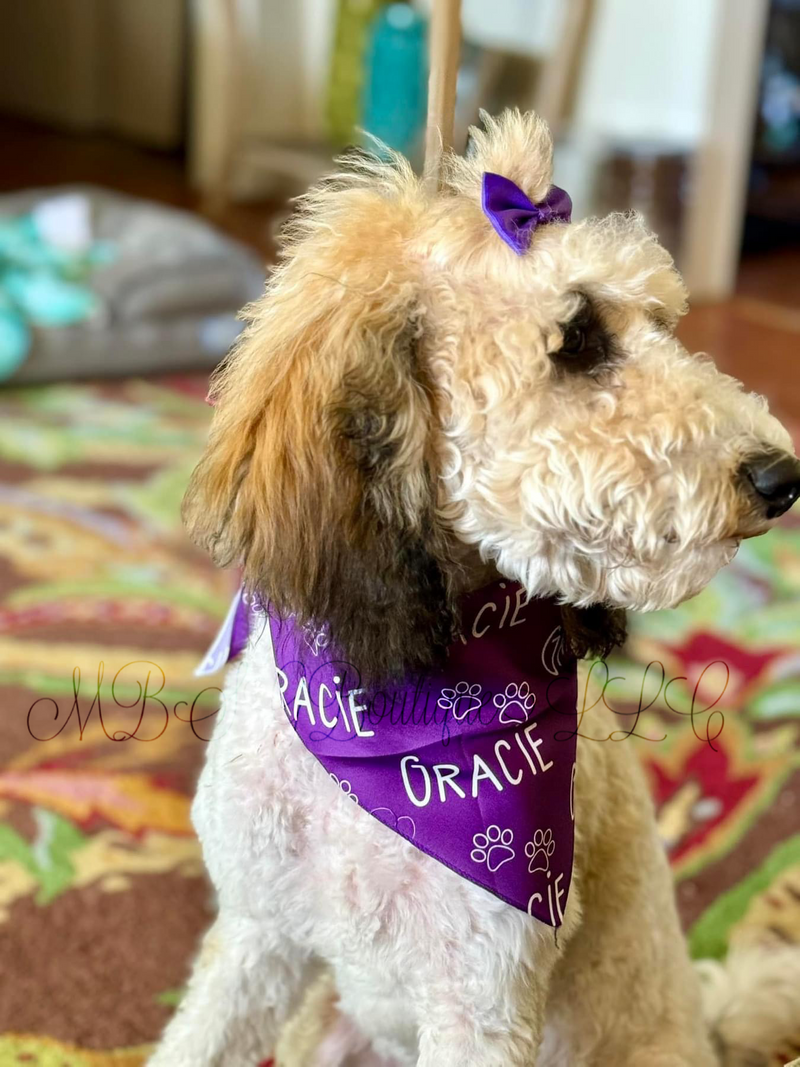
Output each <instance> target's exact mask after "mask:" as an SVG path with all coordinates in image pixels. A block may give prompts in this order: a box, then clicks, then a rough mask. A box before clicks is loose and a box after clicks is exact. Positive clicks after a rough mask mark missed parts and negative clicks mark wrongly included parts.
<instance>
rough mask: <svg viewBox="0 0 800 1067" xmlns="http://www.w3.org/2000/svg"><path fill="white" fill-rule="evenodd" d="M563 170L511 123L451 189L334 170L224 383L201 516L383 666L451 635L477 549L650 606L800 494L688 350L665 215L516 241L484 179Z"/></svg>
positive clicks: (752, 408) (774, 438)
mask: <svg viewBox="0 0 800 1067" xmlns="http://www.w3.org/2000/svg"><path fill="white" fill-rule="evenodd" d="M551 157H552V147H551V141H550V136H549V133H548V132H547V129H546V127H545V126H544V125H543V124H542V123H541V122H540V121H539V120H538V119H536V118H535V117H534V116H522V115H520V114H519V113H507V114H506V115H504V116H503V117H502V118H501V119H500V120H498V121H492V120H488V119H487V120H486V129H485V130H484V131H473V139H472V150H471V152H470V153H469V154H468V155H467V157H466V158H463V159H461V158H453V159H451V161H450V164H449V171H448V178H447V185H446V189H445V193H444V195H439V196H436V197H432V196H430V195H428V194H426V192H425V191H424V189H423V187H422V185H421V183H420V182H419V181H418V180H417V179H416V178H415V176H414V175H413V173H412V172H411V170H410V169H409V167H408V166H407V164H406V163H405V162H404V161H403V160H400V159H396V160H394V161H392V162H391V163H381V162H377V161H375V160H372V161H369V160H363V159H362V160H361V161H356V162H355V163H354V164H353V166H352V167H351V168H350V169H349V170H348V171H347V173H344V174H342V175H338V176H335V177H333V178H331V179H329V180H327V181H325V182H323V183H322V184H321V185H320V186H319V187H318V188H317V189H315V190H313V191H312V192H311V193H310V194H309V195H308V196H307V197H306V198H304V201H303V203H302V204H301V206H300V210H299V211H298V213H297V215H296V217H295V219H294V221H293V222H292V224H291V225H290V227H289V230H288V233H287V237H286V242H285V248H284V253H283V259H282V263H281V265H280V266H279V268H278V269H277V270H276V272H275V273H274V275H273V276H272V279H271V280H270V282H269V285H268V288H267V292H266V295H265V296H264V298H263V299H262V300H261V301H260V302H259V303H257V304H255V305H254V306H253V307H252V308H251V309H250V311H249V322H248V325H247V328H246V330H245V332H244V333H243V335H242V338H241V340H240V342H239V344H238V346H237V347H236V349H235V351H234V352H233V354H232V356H231V357H230V358H229V360H228V361H227V362H226V364H225V365H224V367H223V368H222V370H221V371H220V372H219V373H218V375H217V378H216V382H215V386H214V396H215V401H216V411H215V414H214V422H213V426H212V431H211V437H210V441H209V445H208V449H207V451H206V454H205V456H204V458H203V460H202V461H201V463H200V465H199V466H198V468H197V470H196V472H195V474H194V477H193V479H192V483H191V486H190V488H189V492H188V494H187V499H186V503H185V517H186V520H187V523H188V525H189V528H190V530H191V532H192V533H193V535H194V536H195V538H196V539H197V540H198V541H199V542H200V543H201V544H203V545H205V546H206V547H207V548H209V549H210V550H211V551H212V553H213V555H214V556H215V558H216V559H217V560H218V562H220V563H222V564H230V563H237V562H240V563H242V564H243V566H244V571H245V579H246V582H247V583H248V584H249V585H250V586H252V587H254V588H256V589H258V590H259V591H260V592H261V593H262V594H263V595H265V596H266V597H267V598H269V599H270V600H271V601H272V602H273V603H274V604H275V605H276V606H277V608H278V609H279V610H283V611H286V612H293V613H295V614H296V615H297V616H298V617H299V618H300V619H301V620H304V621H312V620H313V621H314V622H315V623H320V622H322V623H326V624H327V625H328V626H329V627H330V632H331V637H332V638H333V640H334V641H335V642H336V643H337V645H338V646H339V647H340V648H341V649H342V650H343V651H344V652H345V653H347V654H349V655H350V656H352V658H353V659H354V661H355V662H356V663H358V664H359V666H360V668H361V669H362V671H363V672H364V673H365V675H368V676H371V677H377V676H380V675H387V674H392V673H395V672H397V671H399V670H402V669H421V668H424V667H427V666H429V665H430V664H431V663H432V662H433V661H434V660H435V659H436V657H437V654H438V653H439V652H440V651H441V650H442V649H443V648H444V647H445V646H446V645H447V643H448V642H449V641H450V640H451V639H452V635H453V631H454V627H455V626H456V625H457V620H456V618H455V611H454V607H453V605H454V592H455V590H456V588H457V586H458V575H459V573H460V563H459V556H460V550H461V549H463V546H465V545H467V546H474V549H476V550H477V551H479V553H480V555H481V556H482V557H483V559H484V560H489V561H492V562H493V563H494V565H495V566H496V568H497V569H498V570H499V571H500V573H501V574H503V575H506V576H508V577H510V578H514V579H518V580H520V581H521V582H522V583H523V584H524V585H525V587H526V588H527V590H528V591H529V592H530V593H531V594H532V595H555V596H557V597H559V598H561V599H562V600H563V601H564V602H565V603H567V604H570V605H573V606H575V607H578V608H582V607H589V606H592V605H605V606H607V607H613V608H635V609H641V610H651V609H654V608H661V607H666V606H669V605H674V604H677V603H679V602H680V601H681V600H683V599H684V598H686V597H688V596H691V595H693V594H694V593H697V592H698V591H699V590H700V589H701V588H702V587H703V586H704V585H705V583H706V582H708V580H709V579H710V578H711V577H712V576H713V575H714V573H715V572H716V571H717V570H718V569H719V567H721V566H722V565H723V564H725V563H726V562H728V561H729V560H730V559H731V557H732V556H733V554H734V553H735V551H736V547H737V545H738V544H739V541H740V539H741V538H742V537H748V536H752V535H755V534H758V533H762V532H764V531H765V530H766V529H768V527H769V525H770V523H771V521H772V520H773V519H774V518H775V517H776V516H778V515H780V514H781V513H782V512H783V511H784V510H786V508H788V507H789V506H790V505H791V503H792V502H793V500H794V499H795V497H796V496H797V494H798V492H799V491H800V464H798V462H797V461H796V460H795V459H794V458H793V456H792V455H791V451H790V450H791V442H790V439H789V435H788V434H787V432H786V431H785V430H784V428H783V427H782V426H781V425H780V423H778V422H777V421H776V420H775V419H774V418H772V417H771V416H770V415H769V414H768V412H767V408H766V404H765V403H764V401H763V400H762V399H760V398H759V397H756V396H753V395H750V394H747V393H745V392H744V390H743V389H742V387H741V385H740V384H739V383H738V382H736V381H735V380H734V379H732V378H729V377H727V376H725V375H723V374H720V373H719V372H718V371H717V370H716V369H715V368H714V366H713V365H712V364H711V363H710V362H709V361H708V360H707V359H706V358H703V357H698V356H691V355H689V354H688V353H687V352H686V351H685V350H684V348H683V347H682V346H681V344H680V343H679V342H678V341H677V339H676V338H675V336H674V333H673V330H674V327H675V324H676V322H677V320H678V318H679V316H680V315H681V314H682V313H683V311H684V310H685V291H684V287H683V284H682V282H681V279H680V277H679V275H678V274H677V273H676V271H675V269H674V266H673V263H672V260H671V258H670V256H669V255H668V253H667V252H665V251H664V249H663V248H661V247H660V246H659V244H658V243H657V241H656V239H655V237H654V236H653V235H652V234H651V233H649V232H648V231H647V230H646V229H645V227H644V225H643V224H642V222H641V220H640V219H639V218H637V217H636V216H622V215H613V216H611V217H609V218H607V219H602V220H597V219H591V220H587V221H583V222H577V223H571V224H566V223H558V222H554V223H551V224H548V225H545V226H540V227H539V228H538V229H537V230H536V232H535V234H534V235H533V239H532V241H531V243H530V247H529V248H528V250H527V251H526V252H525V254H523V255H517V254H516V253H515V251H514V250H513V249H512V248H510V247H508V245H507V244H506V243H504V242H503V241H501V240H500V238H499V237H498V235H497V233H496V232H495V230H494V229H493V226H492V224H491V222H490V220H489V218H487V216H486V214H485V213H484V211H483V208H482V202H481V188H482V179H483V175H484V173H485V172H492V173H496V174H501V175H503V176H504V177H506V178H508V179H510V180H511V181H513V182H515V183H516V185H518V186H519V187H520V188H521V189H522V190H523V191H524V192H525V193H526V194H527V196H528V197H529V198H530V200H531V201H533V202H534V203H538V202H540V201H542V200H543V198H544V197H545V196H546V194H547V192H548V189H549V188H550V184H551Z"/></svg>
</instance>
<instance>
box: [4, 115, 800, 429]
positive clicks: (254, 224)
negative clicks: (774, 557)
mask: <svg viewBox="0 0 800 1067" xmlns="http://www.w3.org/2000/svg"><path fill="white" fill-rule="evenodd" d="M0 160H2V165H1V166H0V191H10V190H13V189H20V188H25V187H30V186H37V185H58V184H63V183H68V182H93V183H96V184H100V185H105V186H108V187H111V188H114V189H119V190H121V191H123V192H127V193H130V194H133V195H135V196H143V197H150V198H152V199H154V200H160V201H163V202H165V203H168V204H173V205H175V206H178V207H184V208H190V209H194V210H201V211H202V204H201V203H200V199H199V197H198V196H197V194H196V193H195V192H194V191H193V190H192V189H190V188H189V186H188V183H187V181H186V176H185V166H184V161H183V159H182V158H181V157H180V156H179V155H177V154H176V155H169V154H165V153H160V152H150V151H147V150H145V149H141V148H138V147H136V146H134V145H131V144H128V143H125V142H121V141H117V140H114V139H112V138H105V137H97V136H72V135H67V134H62V133H54V132H52V131H50V130H47V129H44V128H41V127H37V126H35V125H33V124H31V123H27V122H21V121H19V120H12V119H6V118H2V117H0ZM276 207H277V206H276V205H275V204H274V203H264V204H247V205H239V204H237V205H232V206H230V207H228V208H227V209H226V210H225V211H224V212H223V213H222V215H221V216H220V217H219V218H217V219H215V221H217V222H218V223H219V225H221V226H222V227H223V228H224V229H225V230H227V231H228V232H229V233H231V234H232V235H234V236H236V237H238V238H239V239H241V240H243V241H245V242H247V243H248V244H250V245H252V246H253V247H255V248H256V249H258V250H259V251H260V252H261V253H262V254H263V255H264V257H265V259H270V258H271V256H272V254H273V251H274V248H273V243H272V239H271V223H272V221H273V220H274V218H275V214H276ZM799 279H800V248H791V249H787V250H785V251H779V252H771V253H763V254H759V255H757V256H751V257H748V258H747V259H745V260H744V261H743V263H742V265H741V270H740V273H739V281H738V286H737V292H736V294H735V296H734V297H733V298H732V299H731V300H729V301H726V302H725V303H723V304H716V305H705V306H698V307H693V308H692V310H691V312H690V313H689V315H688V316H687V318H686V319H685V320H684V322H683V323H682V324H681V328H680V334H681V337H682V339H683V341H684V343H685V344H686V345H687V347H689V348H690V349H692V350H694V351H705V352H709V353H711V355H713V356H714V358H715V359H716V361H717V363H718V365H719V366H720V367H722V368H723V369H725V370H726V371H728V372H729V373H731V374H734V375H736V377H738V378H741V379H742V381H743V382H744V383H745V384H746V385H747V386H748V388H750V389H755V390H757V391H758V392H761V393H764V394H765V395H766V396H767V397H768V398H769V400H770V403H771V404H772V406H773V409H774V410H775V412H776V414H778V415H779V416H781V417H783V418H788V419H790V420H792V421H793V422H797V423H800V373H798V362H800V285H798V280H799Z"/></svg>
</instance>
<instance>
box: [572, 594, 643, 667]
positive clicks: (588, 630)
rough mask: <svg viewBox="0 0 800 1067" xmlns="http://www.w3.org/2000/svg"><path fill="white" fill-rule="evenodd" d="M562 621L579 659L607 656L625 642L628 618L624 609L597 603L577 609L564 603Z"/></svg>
mask: <svg viewBox="0 0 800 1067" xmlns="http://www.w3.org/2000/svg"><path fill="white" fill-rule="evenodd" d="M561 623H562V625H563V627H564V633H565V635H566V638H567V641H568V642H569V646H570V648H571V649H572V653H573V655H575V656H577V657H578V659H605V658H606V656H608V655H610V653H611V652H613V651H614V649H615V648H618V647H620V646H621V645H623V644H624V643H625V638H626V637H627V620H626V617H625V611H624V610H623V609H622V608H609V607H607V606H606V605H605V604H593V605H592V606H591V607H588V608H575V607H572V605H570V604H564V605H563V606H562V608H561Z"/></svg>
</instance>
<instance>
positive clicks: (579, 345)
mask: <svg viewBox="0 0 800 1067" xmlns="http://www.w3.org/2000/svg"><path fill="white" fill-rule="evenodd" d="M585 348H586V331H585V330H584V329H583V327H582V326H578V324H577V323H575V322H569V323H567V325H566V326H565V327H564V329H563V330H562V332H561V348H560V350H559V353H558V354H559V355H560V356H579V355H580V354H581V352H583V350H584V349H585Z"/></svg>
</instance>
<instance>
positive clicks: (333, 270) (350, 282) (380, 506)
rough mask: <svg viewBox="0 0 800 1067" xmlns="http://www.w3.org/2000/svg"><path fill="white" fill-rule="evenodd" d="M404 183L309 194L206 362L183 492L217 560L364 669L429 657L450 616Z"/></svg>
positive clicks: (196, 532)
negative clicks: (202, 432)
mask: <svg viewBox="0 0 800 1067" xmlns="http://www.w3.org/2000/svg"><path fill="white" fill-rule="evenodd" d="M412 182H413V178H412V176H410V174H409V173H403V172H401V173H400V176H399V179H396V185H395V186H394V188H393V189H388V190H387V188H385V187H383V188H376V187H375V185H374V183H373V184H372V185H370V184H369V183H368V182H367V183H366V184H365V183H364V181H363V176H362V181H361V184H360V185H359V183H358V182H355V183H354V184H352V185H349V184H347V183H342V182H339V183H338V184H336V183H328V184H327V185H326V186H325V187H323V188H322V189H319V190H317V191H316V192H314V193H313V194H311V196H310V197H309V199H308V200H307V202H306V204H305V207H304V210H303V212H302V213H301V215H300V217H299V219H298V220H296V221H295V223H294V225H293V227H292V232H291V233H290V235H289V246H288V248H287V251H286V254H285V257H284V261H283V264H282V265H281V267H279V269H278V270H277V272H276V275H275V276H274V277H273V279H272V281H271V283H270V284H269V286H268V290H267V293H266V295H265V297H264V298H263V300H262V301H261V302H260V303H259V304H257V305H256V306H254V307H253V308H252V309H251V310H250V315H249V325H248V326H247V328H246V330H245V331H244V333H243V335H242V338H241V340H240V342H239V344H238V346H237V348H236V349H235V351H234V352H233V354H232V356H231V357H230V359H229V360H228V361H227V362H226V364H225V366H224V368H223V369H222V370H221V372H220V373H219V375H218V376H217V378H216V381H215V383H214V387H213V390H212V393H213V396H214V399H215V403H216V410H215V413H214V421H213V425H212V430H211V435H210V440H209V444H208V447H207V450H206V453H205V455H204V457H203V459H202V460H201V462H200V464H199V466H198V467H197V469H196V471H195V473H194V475H193V477H192V480H191V483H190V486H189V489H188V492H187V495H186V499H185V501H184V518H185V521H186V524H187V526H188V528H189V531H190V533H191V534H192V535H193V537H194V538H195V540H196V541H197V542H198V543H200V544H201V545H203V546H204V547H206V548H207V549H208V550H209V551H210V552H211V554H212V555H213V556H214V558H215V560H216V561H217V562H218V563H219V564H221V565H228V564H236V563H239V564H241V565H242V567H243V569H244V577H245V583H246V585H247V586H248V587H249V588H251V589H253V590H255V591H257V592H258V593H259V594H260V595H261V596H262V597H264V598H266V599H268V600H269V601H270V602H271V603H272V605H273V606H274V607H275V608H276V609H277V610H278V611H279V612H280V613H282V614H289V613H292V614H294V615H295V616H296V617H297V619H298V621H299V622H300V623H301V624H306V623H310V624H314V625H317V626H319V625H325V626H327V627H328V629H329V634H330V639H331V642H332V644H333V645H334V646H335V648H336V649H337V651H338V653H339V654H341V655H343V656H344V657H346V658H347V659H348V660H349V661H350V662H352V663H353V664H354V665H355V666H356V667H357V668H358V670H359V671H360V672H361V676H362V678H363V679H364V680H365V681H367V680H368V681H376V680H378V679H386V678H389V677H392V676H396V675H398V674H400V673H402V672H406V671H423V670H425V669H427V668H429V667H431V666H433V665H434V664H435V663H436V662H437V660H438V659H439V658H440V657H441V655H443V652H444V649H445V648H446V647H447V645H448V644H449V643H450V641H451V640H452V638H453V634H454V630H455V627H456V621H455V611H454V607H453V596H452V592H451V584H452V583H451V575H452V574H453V573H454V571H453V569H452V566H451V564H450V562H449V558H448V546H447V537H446V536H445V533H444V531H443V529H442V527H441V526H440V523H439V520H438V517H437V511H436V500H435V483H436V470H435V462H434V456H433V449H432V430H431V427H432V421H433V411H434V403H435V399H434V395H433V392H432V389H431V387H430V384H429V382H428V378H427V373H426V365H425V340H426V334H425V321H424V312H423V309H422V307H421V306H420V302H419V293H418V286H417V284H416V281H415V279H414V277H413V275H412V274H411V272H410V268H408V267H407V266H406V265H405V262H404V260H405V256H404V251H403V238H404V236H405V235H406V232H405V227H406V226H408V225H410V224H411V219H412V216H413V203H412V199H413V198H412V195H411V193H412V189H413V186H412ZM385 184H386V179H384V185H385Z"/></svg>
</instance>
